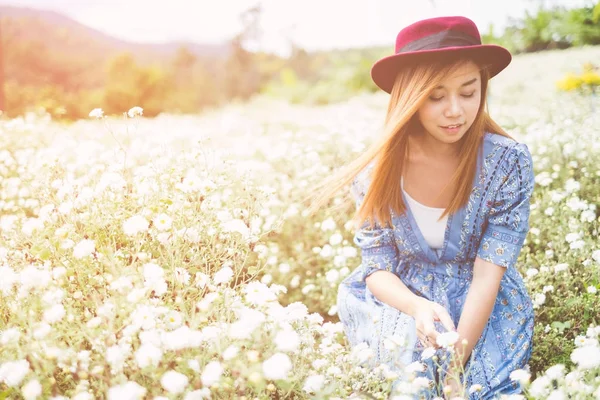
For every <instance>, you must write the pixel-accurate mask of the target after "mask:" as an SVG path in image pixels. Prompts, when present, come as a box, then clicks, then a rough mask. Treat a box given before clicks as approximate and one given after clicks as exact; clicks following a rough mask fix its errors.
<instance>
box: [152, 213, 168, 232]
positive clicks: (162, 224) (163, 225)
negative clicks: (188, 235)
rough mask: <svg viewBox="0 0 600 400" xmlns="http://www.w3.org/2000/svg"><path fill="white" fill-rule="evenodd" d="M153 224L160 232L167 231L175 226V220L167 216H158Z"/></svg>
mask: <svg viewBox="0 0 600 400" xmlns="http://www.w3.org/2000/svg"><path fill="white" fill-rule="evenodd" d="M152 223H153V224H154V226H155V227H156V229H158V230H159V231H166V230H167V229H171V225H172V224H173V220H172V219H171V217H169V216H168V215H167V214H158V215H157V216H156V217H155V218H154V219H153V220H152Z"/></svg>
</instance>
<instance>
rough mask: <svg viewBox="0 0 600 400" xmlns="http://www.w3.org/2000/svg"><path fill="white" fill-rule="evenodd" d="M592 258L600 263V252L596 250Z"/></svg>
mask: <svg viewBox="0 0 600 400" xmlns="http://www.w3.org/2000/svg"><path fill="white" fill-rule="evenodd" d="M592 258H593V259H594V261H596V262H598V263H600V250H594V251H593V252H592Z"/></svg>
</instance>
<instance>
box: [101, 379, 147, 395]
mask: <svg viewBox="0 0 600 400" xmlns="http://www.w3.org/2000/svg"><path fill="white" fill-rule="evenodd" d="M145 395H146V388H144V387H142V386H140V385H138V384H137V383H136V382H131V381H128V382H125V383H122V384H120V385H116V386H113V387H111V388H110V389H108V400H141V399H143V398H144V396H145Z"/></svg>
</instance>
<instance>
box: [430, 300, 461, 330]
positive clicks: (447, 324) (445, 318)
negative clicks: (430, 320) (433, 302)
mask: <svg viewBox="0 0 600 400" xmlns="http://www.w3.org/2000/svg"><path fill="white" fill-rule="evenodd" d="M434 312H435V314H436V316H437V318H438V319H439V320H440V322H441V323H442V325H444V328H446V330H447V331H454V330H456V327H455V326H454V322H453V321H452V318H450V314H448V311H446V309H445V308H444V307H442V306H440V305H438V307H435V308H434Z"/></svg>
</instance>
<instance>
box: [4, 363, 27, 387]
mask: <svg viewBox="0 0 600 400" xmlns="http://www.w3.org/2000/svg"><path fill="white" fill-rule="evenodd" d="M28 373H29V362H28V361H27V360H19V361H8V362H5V363H3V364H0V382H4V383H5V384H6V386H8V387H17V386H19V385H20V384H21V382H22V381H23V379H25V376H26V375H27V374H28Z"/></svg>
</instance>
